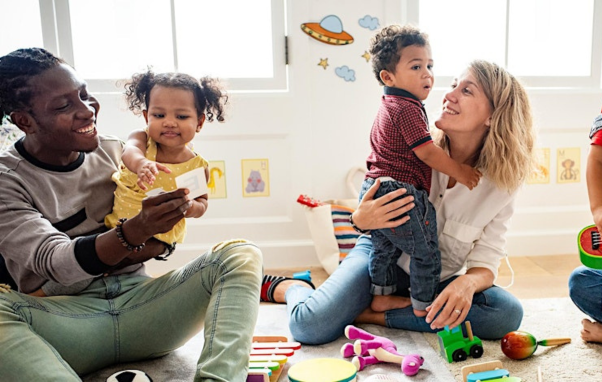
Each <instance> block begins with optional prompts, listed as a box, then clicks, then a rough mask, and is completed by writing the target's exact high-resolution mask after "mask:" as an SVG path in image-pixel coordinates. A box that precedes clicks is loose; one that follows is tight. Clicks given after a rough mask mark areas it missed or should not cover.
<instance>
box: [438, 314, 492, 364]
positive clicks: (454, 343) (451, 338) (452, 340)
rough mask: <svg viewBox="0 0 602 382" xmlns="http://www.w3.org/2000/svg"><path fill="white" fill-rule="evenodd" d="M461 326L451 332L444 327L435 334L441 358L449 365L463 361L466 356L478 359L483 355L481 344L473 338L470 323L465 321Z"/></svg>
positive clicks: (476, 338) (475, 337) (477, 339)
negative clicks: (463, 329) (464, 331)
mask: <svg viewBox="0 0 602 382" xmlns="http://www.w3.org/2000/svg"><path fill="white" fill-rule="evenodd" d="M462 325H463V326H464V328H465V330H466V335H464V333H463V331H462ZM462 325H460V326H457V327H455V328H453V329H451V330H450V329H449V327H448V326H446V327H445V328H444V329H443V330H441V331H439V332H437V337H439V350H440V353H441V356H442V357H443V358H445V359H447V362H449V363H452V362H460V361H465V360H466V358H467V357H468V354H470V356H471V357H473V358H480V357H481V356H482V355H483V343H482V342H481V340H480V339H479V337H477V336H473V334H472V327H471V326H470V321H466V322H465V323H464V324H462Z"/></svg>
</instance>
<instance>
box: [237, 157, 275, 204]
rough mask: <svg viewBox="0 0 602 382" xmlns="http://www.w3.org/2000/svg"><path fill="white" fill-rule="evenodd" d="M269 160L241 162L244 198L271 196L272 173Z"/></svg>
mask: <svg viewBox="0 0 602 382" xmlns="http://www.w3.org/2000/svg"><path fill="white" fill-rule="evenodd" d="M269 169H270V167H269V162H268V160H267V159H243V160H241V170H242V171H241V173H242V196H243V197H245V198H248V197H257V196H270V171H269Z"/></svg>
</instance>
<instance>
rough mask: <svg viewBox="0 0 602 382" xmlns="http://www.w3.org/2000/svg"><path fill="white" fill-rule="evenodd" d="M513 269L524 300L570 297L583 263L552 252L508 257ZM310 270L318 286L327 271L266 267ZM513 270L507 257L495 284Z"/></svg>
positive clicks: (517, 292)
mask: <svg viewBox="0 0 602 382" xmlns="http://www.w3.org/2000/svg"><path fill="white" fill-rule="evenodd" d="M508 259H509V261H510V265H511V266H512V269H513V270H514V283H513V284H512V286H511V287H509V288H508V291H509V292H510V293H512V294H513V295H515V296H516V297H518V298H521V299H527V298H548V297H568V295H569V294H568V293H569V292H568V286H567V282H568V277H569V275H570V274H571V272H572V271H573V269H575V268H576V267H577V266H579V265H581V262H580V261H579V255H577V254H573V255H550V256H525V257H509V258H508ZM306 269H309V270H311V277H312V281H313V282H314V284H316V286H319V285H320V284H322V283H323V282H324V280H326V278H327V277H328V274H327V273H326V272H325V271H324V269H322V268H318V267H309V268H295V269H288V270H284V269H266V270H265V273H266V274H271V275H278V276H291V275H292V274H293V273H294V272H299V271H304V270H306ZM510 282H511V272H510V268H509V267H508V265H507V264H506V261H505V260H502V264H501V266H500V270H499V276H498V279H497V281H496V285H499V286H502V287H505V286H507V285H510Z"/></svg>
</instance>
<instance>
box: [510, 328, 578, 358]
mask: <svg viewBox="0 0 602 382" xmlns="http://www.w3.org/2000/svg"><path fill="white" fill-rule="evenodd" d="M569 342H571V339H570V338H550V339H547V340H541V341H537V340H536V339H535V337H533V336H532V335H531V334H529V333H527V332H523V331H520V330H517V331H514V332H510V333H508V334H506V335H505V336H504V338H502V351H503V352H504V354H506V356H507V357H508V358H512V359H525V358H528V357H530V356H531V355H532V354H533V353H535V350H536V349H537V346H538V345H541V346H556V345H563V344H568V343H569Z"/></svg>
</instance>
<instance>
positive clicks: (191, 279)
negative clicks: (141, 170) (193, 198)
mask: <svg viewBox="0 0 602 382" xmlns="http://www.w3.org/2000/svg"><path fill="white" fill-rule="evenodd" d="M261 266H262V256H261V252H260V251H259V249H258V248H257V247H256V246H255V245H253V244H251V243H249V242H245V241H243V240H236V241H230V242H226V243H221V244H218V245H216V246H215V247H214V248H213V249H211V250H210V251H209V252H207V253H206V254H205V255H203V256H200V257H198V258H196V259H194V260H193V261H191V262H189V263H188V264H186V265H185V266H184V267H182V268H180V269H177V270H174V271H172V272H169V273H167V274H165V275H163V276H161V277H158V278H156V279H153V278H149V277H140V276H137V277H132V276H129V275H119V276H109V277H105V278H101V279H98V280H96V281H94V282H93V283H92V284H90V286H89V287H88V288H86V289H85V290H83V291H82V292H81V293H80V294H78V295H76V296H54V297H32V296H28V295H25V294H22V293H17V292H13V291H10V292H7V293H0V349H1V350H0V352H1V353H0V354H1V356H0V381H65V382H67V381H80V378H79V376H80V375H83V374H87V373H90V372H93V371H96V370H99V369H101V368H103V367H106V366H109V365H112V364H116V363H121V362H133V361H139V360H143V359H150V358H155V357H159V356H162V355H165V354H167V353H169V352H171V351H172V350H174V349H177V348H178V347H180V346H182V345H183V344H185V343H186V342H187V341H188V340H189V339H190V338H192V337H193V336H194V335H195V334H196V333H198V332H199V331H200V330H201V329H203V327H204V328H205V332H204V339H205V342H204V345H203V349H202V351H201V349H199V354H200V358H199V360H198V364H197V368H196V374H195V381H201V380H202V381H208V380H210V381H227V382H234V381H236V382H243V381H245V380H246V378H247V366H248V362H249V354H250V350H251V342H252V336H253V330H254V328H255V320H256V318H257V313H258V310H259V290H260V285H261V273H262V270H261Z"/></svg>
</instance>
